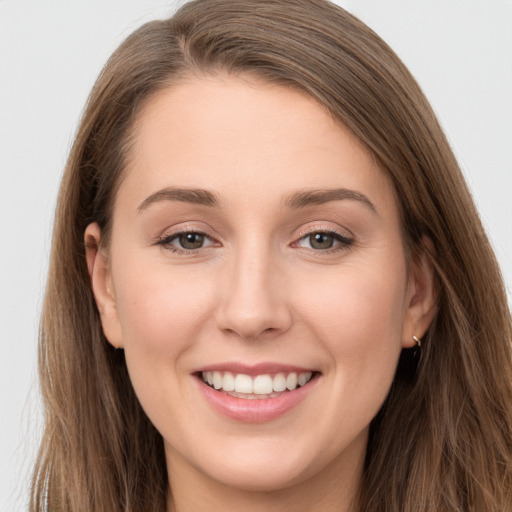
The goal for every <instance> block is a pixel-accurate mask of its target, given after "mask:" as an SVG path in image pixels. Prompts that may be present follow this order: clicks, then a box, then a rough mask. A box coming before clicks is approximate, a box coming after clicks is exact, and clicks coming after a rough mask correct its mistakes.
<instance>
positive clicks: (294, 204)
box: [137, 188, 377, 213]
mask: <svg viewBox="0 0 512 512" xmlns="http://www.w3.org/2000/svg"><path fill="white" fill-rule="evenodd" d="M347 199H350V200H353V201H358V202H360V203H362V204H363V205H365V206H367V207H368V208H369V209H370V210H371V211H372V212H374V213H377V209H376V208H375V206H374V204H373V203H372V202H371V201H370V199H368V197H367V196H365V195H364V194H362V193H361V192H357V191H356V190H351V189H347V188H335V189H315V190H304V191H300V192H295V193H294V194H291V195H290V196H288V197H287V198H286V199H285V201H284V205H285V207H287V208H291V209H300V208H306V207H308V206H314V205H319V204H325V203H329V202H331V201H341V200H347ZM161 201H180V202H183V203H191V204H198V205H201V206H208V207H210V208H218V207H219V204H220V201H219V199H218V197H217V196H216V195H215V194H213V193H212V192H210V191H208V190H204V189H197V188H163V189H161V190H159V191H157V192H155V193H154V194H151V195H150V196H149V197H147V198H146V199H144V201H142V203H141V204H140V205H139V206H138V208H137V211H138V212H139V213H140V212H141V211H143V210H145V209H146V208H148V207H149V206H150V205H152V204H154V203H158V202H161Z"/></svg>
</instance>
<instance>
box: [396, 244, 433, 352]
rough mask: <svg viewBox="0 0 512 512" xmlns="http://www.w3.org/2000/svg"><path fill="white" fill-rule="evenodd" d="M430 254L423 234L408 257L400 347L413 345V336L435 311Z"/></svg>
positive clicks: (418, 334) (420, 332) (421, 333)
mask: <svg viewBox="0 0 512 512" xmlns="http://www.w3.org/2000/svg"><path fill="white" fill-rule="evenodd" d="M434 254H435V249H434V244H433V243H432V240H430V238H428V237H426V236H424V237H423V238H422V241H421V243H420V244H419V247H418V248H417V249H416V250H415V251H414V253H413V255H412V257H411V262H410V266H409V276H408V282H407V293H406V304H405V306H406V312H405V319H404V326H403V332H402V347H404V348H411V347H413V346H414V345H416V341H415V340H414V339H413V336H416V337H417V338H419V339H420V340H421V338H422V337H423V336H424V335H425V333H426V332H427V329H428V328H429V326H430V324H431V323H432V320H433V319H434V315H435V313H436V310H437V307H436V303H437V289H436V283H435V273H434V266H433V264H432V256H433V255H434Z"/></svg>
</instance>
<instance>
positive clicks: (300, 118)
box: [86, 77, 426, 490]
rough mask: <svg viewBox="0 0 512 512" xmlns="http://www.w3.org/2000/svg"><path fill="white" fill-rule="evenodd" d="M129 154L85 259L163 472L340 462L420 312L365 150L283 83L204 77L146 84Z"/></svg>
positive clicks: (393, 218)
mask: <svg viewBox="0 0 512 512" xmlns="http://www.w3.org/2000/svg"><path fill="white" fill-rule="evenodd" d="M129 156H130V158H129V163H128V166H127V168H126V174H125V177H124V179H123V181H122V183H121V186H120V188H119V191H118V194H117V197H116V201H115V207H114V214H113V228H112V236H111V240H110V244H109V247H108V248H107V249H106V251H105V253H102V252H97V251H95V250H93V249H89V253H88V260H89V268H90V271H91V275H92V277H93V286H94V291H95V295H96V299H97V302H98V307H99V310H100V313H101V318H102V322H103V328H104V331H105V334H106V336H107V338H108V340H109V341H110V342H111V343H112V344H113V345H115V346H117V347H122V348H123V349H124V351H125V355H126V362H127V365H128V369H129V373H130V377H131V380H132V383H133V387H134V389H135V392H136V394H137V396H138V398H139V400H140V403H141V404H142V407H143V408H144V410H145V411H146V413H147V415H148V417H149V418H150V420H151V421H152V422H153V424H154V425H155V427H156V428H157V429H158V430H159V432H160V433H161V434H162V436H163V439H164V443H165V450H166V457H167V463H168V467H169V473H170V474H171V480H172V475H174V474H176V475H179V474H184V473H187V472H188V474H189V475H191V474H195V475H201V476H202V477H203V478H206V479H209V480H210V481H212V482H220V483H223V484H227V485H228V486H231V487H238V488H241V489H260V490H271V489H281V488H285V487H288V486H290V485H293V484H299V483H302V484H305V483H306V482H308V481H310V480H312V479H315V478H318V477H319V476H320V475H321V476H322V478H327V477H328V475H329V474H339V472H340V471H344V470H347V471H351V472H357V471H358V468H359V469H360V468H361V465H362V461H363V458H364V453H365V446H366V441H367V433H368V427H369V423H370V422H371V420H372V418H373V417H374V416H375V415H376V413H377V412H378V410H379V408H380V407H381V405H382V403H383V401H384V399H385V397H386V395H387V393H388V390H389V388H390V385H391V382H392V379H393V376H394V372H395V368H396V364H397V360H398V357H399V353H400V351H401V349H402V347H404V346H410V345H411V344H412V343H413V342H412V335H413V334H416V335H420V336H421V334H422V333H421V332H419V331H420V330H421V329H423V328H424V326H423V324H422V321H421V319H420V318H419V314H418V309H421V307H419V306H418V304H419V302H421V301H420V300H419V299H418V296H419V295H418V294H419V293H420V292H419V288H420V286H419V285H418V283H419V282H420V281H421V279H417V278H416V277H415V276H414V275H410V274H409V275H408V272H407V268H408V267H407V265H406V260H405V256H404V247H403V243H402V239H401V230H400V221H399V213H398V209H397V205H396V202H395V199H394V195H393V188H392V185H391V184H390V182H389V181H388V179H387V177H386V176H385V175H384V173H383V172H382V171H381V170H380V169H379V167H378V165H377V163H376V161H375V160H374V158H373V157H372V155H371V153H370V152H369V151H368V150H367V149H366V148H365V147H364V146H363V145H362V144H361V143H360V142H359V141H358V139H357V138H355V137H354V136H353V135H352V134H351V133H350V132H349V131H348V130H347V129H346V128H345V127H344V126H342V125H341V124H339V123H338V122H336V121H335V120H334V119H333V118H332V117H331V116H330V115H329V114H328V113H327V112H326V111H325V110H324V109H323V108H322V107H321V106H320V105H319V104H318V103H316V102H315V101H314V100H313V99H311V98H310V97H308V96H306V95H304V94H302V93H300V92H296V91H293V90H290V89H287V88H284V87H279V86H272V85H268V84H265V83H259V82H255V81H250V80H243V79H241V78H234V77H220V78H219V77H217V78H204V79H199V78H197V79H194V80H192V79H191V80H190V81H184V82H183V83H181V84H180V85H176V86H173V87H172V88H169V89H167V90H164V91H161V92H159V93H158V94H157V95H156V96H154V97H153V98H152V99H151V100H150V101H149V102H148V104H147V105H146V107H145V109H144V110H143V112H142V113H141V114H140V116H139V119H138V122H137V123H136V126H135V131H134V144H133V147H132V149H131V153H130V155H129ZM100 236H101V235H100V233H99V231H98V228H97V226H95V225H91V226H89V228H88V231H87V233H86V238H87V237H89V238H91V239H94V240H95V241H96V242H98V241H99V238H100ZM425 328H426V326H425ZM415 329H417V330H416V331H415ZM205 381H206V382H205ZM208 381H209V383H208ZM176 478H178V476H177V477H176Z"/></svg>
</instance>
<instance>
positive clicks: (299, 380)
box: [202, 371, 313, 398]
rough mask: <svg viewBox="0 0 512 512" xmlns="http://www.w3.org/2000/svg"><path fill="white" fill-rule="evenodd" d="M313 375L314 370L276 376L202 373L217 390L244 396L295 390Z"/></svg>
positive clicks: (252, 396)
mask: <svg viewBox="0 0 512 512" xmlns="http://www.w3.org/2000/svg"><path fill="white" fill-rule="evenodd" d="M312 376H313V373H312V372H302V373H299V374H297V373H295V372H291V373H289V374H284V373H277V374H276V375H274V376H272V375H269V374H263V375H257V376H256V377H254V378H252V377H251V376H249V375H245V374H243V373H238V374H233V373H231V372H220V371H214V372H211V371H209V372H203V373H202V378H203V381H204V382H207V383H208V384H209V385H210V386H212V387H213V388H215V389H216V390H222V391H226V392H229V394H230V395H232V396H238V395H239V394H241V395H242V396H241V397H242V398H273V397H274V396H278V395H279V394H281V393H282V392H284V391H286V390H289V391H293V390H294V389H296V388H297V386H304V385H305V384H307V383H308V382H309V381H310V380H311V378H312Z"/></svg>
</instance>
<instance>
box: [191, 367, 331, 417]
mask: <svg viewBox="0 0 512 512" xmlns="http://www.w3.org/2000/svg"><path fill="white" fill-rule="evenodd" d="M321 376H322V374H321V373H320V372H318V371H313V370H309V369H306V368H297V367H292V366H288V367H286V365H280V364H261V365H256V366H245V365H241V364H227V365H215V366H214V367H209V368H203V369H201V370H199V371H198V372H196V373H195V377H196V378H195V379H194V380H195V381H196V382H197V383H198V384H199V388H198V391H199V392H200V394H201V395H202V396H203V398H204V399H205V400H206V403H208V404H209V406H210V407H212V408H213V410H214V411H216V413H220V414H221V416H223V417H227V418H229V419H230V420H236V421H238V422H242V423H265V422H268V421H272V420H276V419H277V418H279V417H281V416H284V415H286V414H287V413H288V412H289V411H291V410H292V409H294V408H295V407H297V406H298V405H299V404H300V403H301V402H303V401H305V400H306V398H307V396H308V395H310V394H311V393H314V391H313V390H314V389H315V388H316V387H317V385H318V383H319V381H320V380H321Z"/></svg>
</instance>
